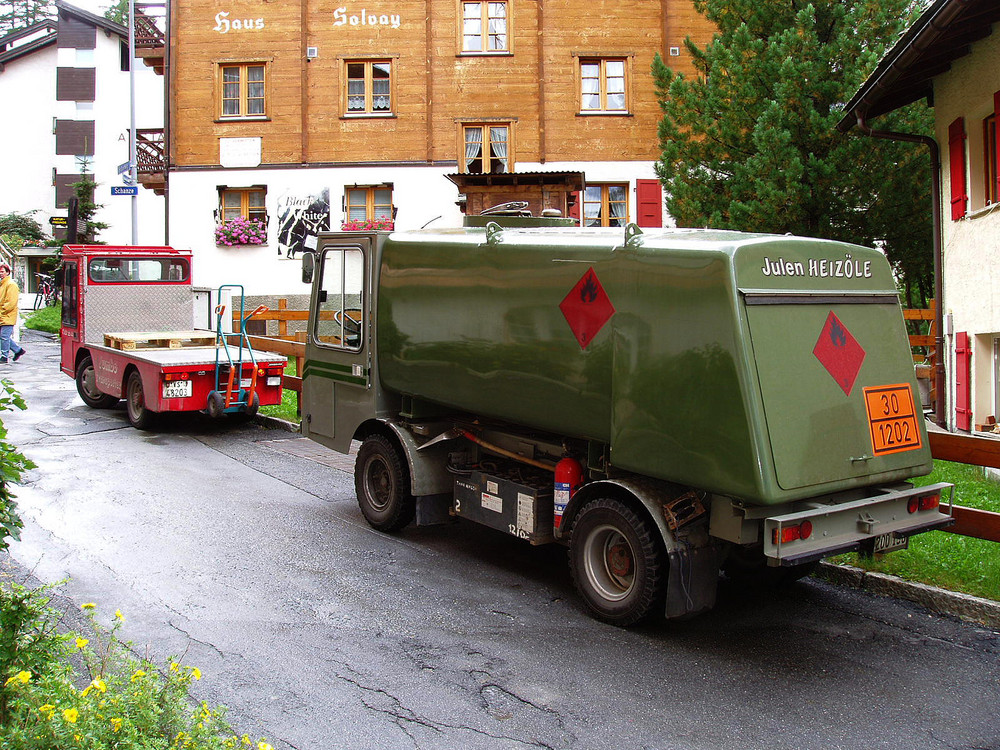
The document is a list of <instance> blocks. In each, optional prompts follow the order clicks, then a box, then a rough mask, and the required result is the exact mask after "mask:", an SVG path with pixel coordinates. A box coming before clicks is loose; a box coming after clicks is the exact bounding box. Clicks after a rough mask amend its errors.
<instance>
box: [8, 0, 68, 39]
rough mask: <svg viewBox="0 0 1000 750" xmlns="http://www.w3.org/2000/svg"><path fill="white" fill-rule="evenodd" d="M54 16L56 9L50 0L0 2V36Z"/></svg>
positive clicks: (53, 18) (52, 18)
mask: <svg viewBox="0 0 1000 750" xmlns="http://www.w3.org/2000/svg"><path fill="white" fill-rule="evenodd" d="M55 18H56V9H55V4H54V3H53V2H52V0H13V1H12V2H8V3H0V36H3V35H4V34H9V33H10V32H12V31H18V30H19V29H25V28H27V27H28V26H31V25H32V24H36V23H39V22H40V21H45V20H47V19H51V20H55Z"/></svg>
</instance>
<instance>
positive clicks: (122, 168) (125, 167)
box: [118, 161, 132, 174]
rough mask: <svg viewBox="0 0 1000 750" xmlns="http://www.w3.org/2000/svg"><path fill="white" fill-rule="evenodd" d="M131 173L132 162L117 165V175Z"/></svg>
mask: <svg viewBox="0 0 1000 750" xmlns="http://www.w3.org/2000/svg"><path fill="white" fill-rule="evenodd" d="M131 171H132V162H130V161H127V162H125V163H124V164H119V165H118V174H125V173H126V172H131Z"/></svg>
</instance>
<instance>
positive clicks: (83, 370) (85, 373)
mask: <svg viewBox="0 0 1000 750" xmlns="http://www.w3.org/2000/svg"><path fill="white" fill-rule="evenodd" d="M76 392H77V393H79V394H80V398H82V399H83V403H85V404H86V405H87V406H89V407H91V408H92V409H110V408H111V407H112V406H114V405H115V404H117V403H118V400H119V399H117V398H115V397H114V396H109V395H108V394H107V393H104V392H102V391H99V390H98V389H97V377H96V373H95V371H94V361H93V360H92V359H91V358H90V357H84V358H83V359H81V360H80V365H79V367H77V368H76Z"/></svg>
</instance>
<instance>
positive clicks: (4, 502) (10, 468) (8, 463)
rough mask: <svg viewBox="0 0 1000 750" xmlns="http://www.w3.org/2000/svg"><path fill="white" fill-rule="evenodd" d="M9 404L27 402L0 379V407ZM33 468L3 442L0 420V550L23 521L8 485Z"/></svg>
mask: <svg viewBox="0 0 1000 750" xmlns="http://www.w3.org/2000/svg"><path fill="white" fill-rule="evenodd" d="M12 408H13V409H22V410H23V409H25V408H27V405H26V404H25V403H24V399H23V398H22V397H21V394H20V393H18V392H17V391H16V390H15V389H14V385H13V384H12V383H11V382H10V381H9V380H6V379H5V380H0V411H6V410H8V409H12ZM33 468H35V464H34V463H32V462H31V461H30V460H28V459H27V458H26V457H25V456H24V455H22V454H21V453H20V452H19V451H18V450H17V448H16V447H15V446H14V445H12V444H11V443H9V442H7V428H6V427H5V426H4V424H3V422H2V421H0V552H3V551H4V550H6V549H7V547H8V541H7V539H8V537H9V538H11V539H14V540H15V541H16V540H18V539H20V538H21V531H20V530H21V528H22V527H23V525H24V524H23V523H22V522H21V517H20V516H19V515H18V513H17V503H15V502H14V498H15V497H16V495H14V493H12V492H11V491H10V485H11V484H12V483H16V482H19V481H21V474H22V473H23V472H25V471H27V470H29V469H33Z"/></svg>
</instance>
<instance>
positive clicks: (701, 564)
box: [663, 545, 720, 619]
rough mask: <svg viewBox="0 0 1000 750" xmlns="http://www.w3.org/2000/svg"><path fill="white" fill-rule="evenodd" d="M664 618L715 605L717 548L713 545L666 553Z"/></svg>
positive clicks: (675, 616) (717, 571) (717, 567)
mask: <svg viewBox="0 0 1000 750" xmlns="http://www.w3.org/2000/svg"><path fill="white" fill-rule="evenodd" d="M667 557H668V559H669V560H670V574H669V575H668V577H667V602H666V607H665V609H664V613H663V614H664V616H665V617H666V618H667V619H672V618H677V617H690V616H691V615H696V614H698V613H700V612H704V611H706V610H709V609H711V608H712V607H713V606H715V592H716V589H717V588H718V585H719V558H720V555H719V550H718V549H717V548H716V547H715V545H708V546H706V547H690V548H683V549H675V550H673V551H671V552H670V553H668V555H667Z"/></svg>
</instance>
